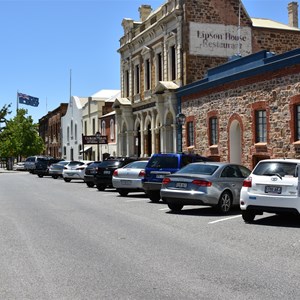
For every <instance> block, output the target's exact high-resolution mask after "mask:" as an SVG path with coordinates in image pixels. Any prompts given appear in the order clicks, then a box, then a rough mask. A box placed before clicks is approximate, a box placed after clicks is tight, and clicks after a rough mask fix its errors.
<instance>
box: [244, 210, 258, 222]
mask: <svg viewBox="0 0 300 300" xmlns="http://www.w3.org/2000/svg"><path fill="white" fill-rule="evenodd" d="M242 218H243V220H244V221H245V223H252V222H253V221H254V218H255V213H254V212H252V211H249V210H243V211H242Z"/></svg>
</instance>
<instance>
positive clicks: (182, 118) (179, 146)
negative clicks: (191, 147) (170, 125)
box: [176, 112, 186, 152]
mask: <svg viewBox="0 0 300 300" xmlns="http://www.w3.org/2000/svg"><path fill="white" fill-rule="evenodd" d="M185 119H186V117H185V115H184V114H183V113H181V112H180V113H178V114H177V116H176V124H177V152H182V125H184V123H185Z"/></svg>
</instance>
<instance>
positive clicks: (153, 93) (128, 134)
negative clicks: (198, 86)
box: [113, 0, 300, 156]
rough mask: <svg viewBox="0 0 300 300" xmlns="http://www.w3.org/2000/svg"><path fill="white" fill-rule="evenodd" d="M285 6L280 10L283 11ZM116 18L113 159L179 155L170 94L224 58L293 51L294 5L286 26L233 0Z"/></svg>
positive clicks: (170, 1) (178, 3)
mask: <svg viewBox="0 0 300 300" xmlns="http://www.w3.org/2000/svg"><path fill="white" fill-rule="evenodd" d="M283 9H284V8H283ZM139 12H140V20H139V21H134V20H132V19H123V21H122V26H123V29H124V35H123V36H122V37H121V39H120V48H119V50H118V51H119V53H120V58H121V60H120V63H121V70H120V71H121V97H120V98H118V99H117V100H116V101H115V103H114V106H113V107H114V109H115V111H116V121H117V124H118V126H117V128H118V133H117V134H118V141H119V142H118V155H130V156H133V155H136V156H150V155H151V154H152V153H154V152H175V151H180V150H181V149H179V148H178V143H177V136H178V132H177V127H178V126H177V123H176V116H177V115H178V113H179V112H180V107H179V106H178V103H177V99H176V94H175V91H176V90H177V89H178V88H180V87H183V86H185V85H188V84H191V83H193V82H196V81H198V80H200V79H202V78H204V76H205V75H206V72H207V70H209V69H211V68H213V67H216V66H219V65H222V64H224V63H226V62H227V61H228V58H229V57H232V56H234V55H236V56H238V57H239V56H242V57H245V56H248V55H250V54H252V53H256V52H259V51H261V50H264V49H265V50H268V51H271V52H275V53H277V54H280V53H284V52H286V51H289V50H292V49H295V48H298V47H299V46H300V31H299V29H298V4H297V3H296V2H292V3H290V5H289V8H288V11H287V13H288V14H289V25H285V24H282V23H278V22H275V21H272V20H266V19H257V18H251V17H250V16H249V15H248V13H247V11H246V8H245V7H244V6H243V4H242V2H240V1H239V0H206V1H203V0H167V1H165V3H164V4H162V5H161V6H160V7H158V8H157V9H156V10H152V8H151V6H149V5H142V6H141V7H140V8H139Z"/></svg>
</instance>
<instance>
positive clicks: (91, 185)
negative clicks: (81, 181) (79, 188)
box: [86, 182, 95, 188]
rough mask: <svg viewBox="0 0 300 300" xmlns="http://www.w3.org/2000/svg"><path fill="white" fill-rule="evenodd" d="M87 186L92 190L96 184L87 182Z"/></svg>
mask: <svg viewBox="0 0 300 300" xmlns="http://www.w3.org/2000/svg"><path fill="white" fill-rule="evenodd" d="M86 185H87V186H88V187H89V188H92V187H93V186H94V185H95V184H94V183H93V182H87V183H86Z"/></svg>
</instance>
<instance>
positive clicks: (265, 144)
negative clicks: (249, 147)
mask: <svg viewBox="0 0 300 300" xmlns="http://www.w3.org/2000/svg"><path fill="white" fill-rule="evenodd" d="M254 146H255V147H257V148H258V147H267V143H255V144H254Z"/></svg>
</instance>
